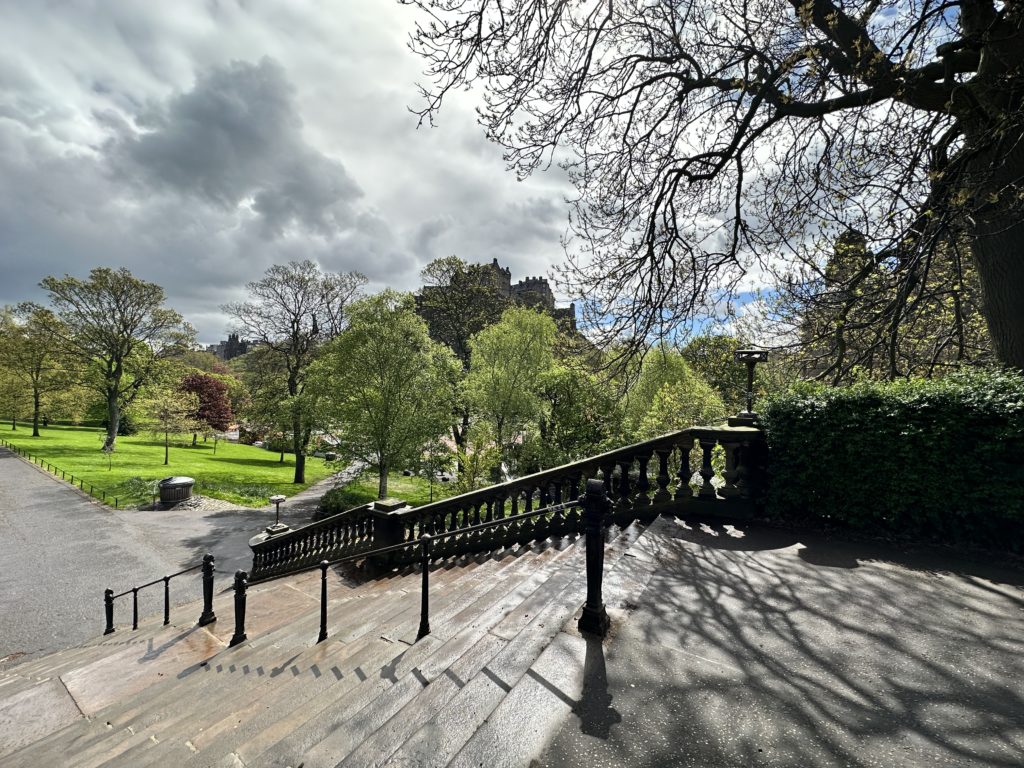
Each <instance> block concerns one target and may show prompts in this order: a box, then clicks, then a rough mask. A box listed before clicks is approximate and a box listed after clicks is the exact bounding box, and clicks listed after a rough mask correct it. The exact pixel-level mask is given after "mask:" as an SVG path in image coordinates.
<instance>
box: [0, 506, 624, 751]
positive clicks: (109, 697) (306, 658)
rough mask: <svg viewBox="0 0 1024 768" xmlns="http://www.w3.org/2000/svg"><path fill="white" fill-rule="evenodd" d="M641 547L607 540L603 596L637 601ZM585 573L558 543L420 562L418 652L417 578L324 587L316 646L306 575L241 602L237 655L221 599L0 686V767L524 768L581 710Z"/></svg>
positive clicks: (570, 548)
mask: <svg viewBox="0 0 1024 768" xmlns="http://www.w3.org/2000/svg"><path fill="white" fill-rule="evenodd" d="M642 535H643V532H642V528H641V527H638V526H637V525H631V526H629V527H627V528H625V529H623V530H619V529H618V528H614V527H613V528H612V529H610V531H609V532H608V543H607V546H606V555H605V557H606V560H605V573H606V585H608V587H607V588H608V589H611V590H612V591H613V592H614V591H615V590H620V591H621V590H622V589H624V588H628V590H633V591H635V590H637V589H641V590H642V589H643V586H644V583H643V578H642V577H638V576H637V575H636V574H637V572H638V571H637V570H636V568H635V567H634V566H635V564H636V562H637V561H636V559H635V558H627V557H624V555H626V554H627V553H628V551H629V550H630V548H631V546H633V545H634V544H635V542H636V540H637V538H638V537H640V536H642ZM584 558H585V552H584V546H583V541H582V539H575V538H569V539H561V540H554V541H551V540H549V541H546V542H543V543H540V544H535V545H533V546H531V547H524V546H519V547H513V548H509V549H505V550H501V551H498V552H494V553H491V554H486V555H478V556H465V557H461V558H451V559H448V560H443V561H440V562H436V563H434V564H433V565H432V569H431V591H430V601H431V613H430V625H431V629H432V632H431V634H430V635H428V636H426V637H424V638H423V639H421V640H419V641H416V632H417V628H418V624H419V606H420V574H419V572H418V571H417V570H416V569H412V568H407V569H404V570H397V571H393V572H391V573H388V574H385V575H384V576H381V577H379V578H374V579H372V580H369V581H365V582H363V583H355V582H354V581H353V580H352V579H351V578H350V577H349V575H346V574H344V573H339V572H331V574H330V576H329V597H330V601H329V607H328V617H329V622H328V630H329V638H328V639H327V640H326V641H325V642H323V643H319V644H317V643H316V642H315V641H316V637H317V633H318V629H319V590H320V574H319V571H315V572H307V573H303V574H298V575H295V576H291V577H288V578H286V579H279V580H276V581H272V582H267V583H264V584H261V585H257V586H254V587H251V588H250V590H249V595H248V612H247V619H246V629H247V633H248V637H249V639H248V640H247V641H246V642H244V643H242V644H241V645H238V646H236V647H234V648H229V647H228V641H229V639H230V636H231V634H232V631H233V607H232V603H231V599H232V595H231V592H230V591H223V592H221V593H220V594H219V595H217V597H216V599H215V601H214V609H215V611H216V613H217V616H218V621H217V622H215V623H214V624H211V625H209V626H207V627H202V628H200V627H197V626H195V619H196V618H197V617H198V615H199V612H200V609H201V606H200V604H198V603H196V604H193V605H188V606H184V607H182V608H178V609H176V610H175V611H173V612H172V616H171V618H172V623H171V625H170V626H166V627H164V626H161V625H159V624H158V623H157V622H158V621H159V619H154V620H153V621H152V622H143V623H142V624H141V625H140V629H139V630H138V631H136V632H132V631H130V630H127V629H119V630H118V631H117V632H116V633H115V634H113V635H108V636H105V637H100V638H97V639H96V640H94V641H93V642H91V643H89V644H87V645H84V646H82V647H79V648H72V649H69V650H66V651H62V652H60V653H56V654H53V655H51V656H48V657H45V658H41V659H36V660H33V661H31V662H27V663H25V664H22V665H18V666H14V667H11V668H9V669H7V670H5V671H3V672H0V764H2V765H4V766H5V767H6V768H20V767H22V766H25V767H27V766H33V767H34V766H65V765H66V766H82V767H85V766H99V765H111V766H133V768H137V767H141V766H165V765H175V766H178V765H188V766H294V767H295V768H298V766H304V768H313V766H335V765H344V766H379V765H380V766H383V765H387V766H444V765H452V766H471V765H473V766H481V765H484V766H498V765H509V766H520V765H528V764H529V763H530V761H531V760H533V759H535V758H537V757H539V756H540V754H541V753H542V751H543V749H544V747H545V746H546V744H547V743H548V741H549V740H550V738H552V737H553V735H554V734H555V733H556V732H557V729H558V726H559V725H560V723H561V722H562V720H563V719H564V717H565V716H567V715H568V713H569V712H570V711H571V709H572V707H573V706H574V704H575V702H576V700H577V699H578V697H579V696H580V693H581V687H582V680H583V665H584V659H585V656H586V648H587V641H586V640H585V639H584V638H583V637H581V636H580V635H579V634H578V633H577V632H576V631H575V620H574V617H575V616H576V615H577V613H578V611H579V609H580V607H581V605H582V603H583V599H584V596H585V590H586V583H585V576H584ZM640 572H642V568H641V569H640ZM620 597H621V595H620ZM614 599H615V598H614V597H612V598H611V600H614ZM611 600H610V599H609V597H607V596H606V602H611ZM98 619H99V617H98Z"/></svg>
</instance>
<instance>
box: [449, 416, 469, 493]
mask: <svg viewBox="0 0 1024 768" xmlns="http://www.w3.org/2000/svg"><path fill="white" fill-rule="evenodd" d="M468 432H469V411H468V410H463V411H462V424H461V426H460V425H459V424H452V439H453V440H454V441H455V449H456V450H455V473H456V474H457V475H458V476H459V477H462V472H463V470H464V469H465V467H464V466H463V463H464V462H463V461H462V455H463V453H465V450H466V433H468Z"/></svg>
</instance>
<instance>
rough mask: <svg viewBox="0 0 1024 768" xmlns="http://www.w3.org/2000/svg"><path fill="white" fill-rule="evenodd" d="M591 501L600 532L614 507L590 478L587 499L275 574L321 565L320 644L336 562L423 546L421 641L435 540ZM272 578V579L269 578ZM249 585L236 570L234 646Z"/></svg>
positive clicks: (241, 634) (241, 631)
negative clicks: (329, 571) (329, 579)
mask: <svg viewBox="0 0 1024 768" xmlns="http://www.w3.org/2000/svg"><path fill="white" fill-rule="evenodd" d="M594 483H596V484H597V485H596V486H594V485H593V484H594ZM598 495H599V496H600V498H601V499H603V500H604V502H605V504H604V505H603V506H601V505H600V504H595V502H596V501H597V498H598ZM588 503H589V504H590V506H591V507H594V508H597V507H598V506H600V507H601V508H600V510H599V511H598V512H597V514H598V516H599V517H598V521H599V522H598V528H597V530H598V532H599V531H600V525H601V523H600V521H601V520H602V519H604V517H605V516H606V513H607V512H608V510H609V509H610V502H608V501H607V498H606V497H605V496H604V483H602V482H601V481H600V480H590V481H588V484H587V495H586V497H585V498H583V499H579V498H577V499H572V500H570V501H567V502H563V503H561V504H552V505H550V506H547V507H542V508H541V509H534V510H531V511H529V512H523V513H521V514H518V515H511V516H509V517H503V518H500V519H497V520H489V521H487V522H484V523H479V524H477V525H472V526H468V527H466V528H459V529H456V530H451V531H444V532H442V533H438V534H433V535H431V534H429V533H424V534H423V535H422V536H420V538H419V539H418V540H415V541H403V542H400V543H398V544H391V545H388V546H386V547H378V548H376V549H372V550H368V551H365V552H357V553H355V554H351V555H345V556H344V557H339V558H335V559H334V560H322V561H321V562H320V563H318V564H317V565H312V566H308V567H306V568H303V569H301V570H300V571H291V572H289V573H287V574H281V575H280V576H277V577H274V578H281V577H282V576H286V575H287V576H294V575H295V574H296V573H302V572H304V571H310V570H313V569H314V568H319V569H320V633H319V635H318V636H317V642H318V643H322V642H323V641H324V640H326V639H327V569H328V568H330V567H331V566H332V565H339V564H341V563H348V562H354V561H356V560H364V559H367V558H371V557H380V556H382V555H387V554H390V553H392V552H398V551H402V550H404V551H408V550H410V549H412V548H414V547H419V548H420V567H421V569H422V573H423V585H422V591H421V603H420V626H419V631H418V633H417V635H416V639H417V640H420V639H422V638H423V637H425V636H426V635H429V634H430V599H429V593H430V559H431V545H432V543H433V542H435V541H438V540H441V539H447V538H452V537H456V536H463V535H465V534H467V533H472V532H475V531H482V530H484V529H487V528H496V527H498V526H502V525H509V524H510V523H517V522H519V521H520V520H526V519H528V518H533V517H539V516H541V515H551V514H555V513H558V512H562V511H564V510H566V509H571V508H573V507H580V506H582V507H584V508H586V507H587V505H588ZM590 527H592V526H590ZM587 530H588V531H589V530H590V528H589V527H587ZM588 535H589V534H588ZM590 550H591V547H589V546H588V549H587V553H588V579H589V577H590V569H589V557H590ZM601 551H602V553H603V548H601ZM598 578H600V576H598ZM268 581H269V579H268ZM248 584H249V574H248V573H246V572H245V571H236V572H235V582H234V590H235V634H234V635H233V636H232V638H231V642H230V644H229V645H230V646H235V645H238V644H239V643H241V642H244V641H245V640H246V639H247V635H246V632H245V609H246V600H247V597H246V590H247V588H248ZM588 594H589V592H588ZM597 594H598V595H600V587H598V590H597Z"/></svg>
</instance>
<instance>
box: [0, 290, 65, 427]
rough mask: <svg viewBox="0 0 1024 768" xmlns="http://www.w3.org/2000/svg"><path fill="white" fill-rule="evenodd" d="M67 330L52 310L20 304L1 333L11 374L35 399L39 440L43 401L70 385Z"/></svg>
mask: <svg viewBox="0 0 1024 768" xmlns="http://www.w3.org/2000/svg"><path fill="white" fill-rule="evenodd" d="M63 331H64V329H63V327H62V326H61V322H60V321H59V320H58V319H57V318H56V316H55V315H54V314H53V313H52V312H51V311H50V310H48V309H45V308H43V307H39V306H36V305H34V304H19V305H18V307H17V308H16V309H15V310H14V312H13V313H11V316H10V322H8V318H7V317H5V318H4V327H3V330H2V332H0V355H2V356H3V359H4V362H5V363H6V364H7V367H8V370H9V371H10V372H11V374H13V375H14V377H15V378H16V379H17V380H18V381H20V382H21V383H22V385H23V386H24V387H25V388H26V390H27V391H28V392H29V394H30V396H31V398H32V436H33V437H39V417H40V412H41V408H42V401H43V398H44V397H45V396H46V395H47V394H48V393H50V392H55V391H57V390H59V389H61V388H63V387H65V386H67V383H68V378H69V377H68V376H67V372H66V370H65V368H64V366H62V365H61V360H60V337H61V335H62V334H63Z"/></svg>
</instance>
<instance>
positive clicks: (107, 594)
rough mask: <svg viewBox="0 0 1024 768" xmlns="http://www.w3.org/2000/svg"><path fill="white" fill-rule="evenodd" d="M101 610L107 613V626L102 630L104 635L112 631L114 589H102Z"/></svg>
mask: <svg viewBox="0 0 1024 768" xmlns="http://www.w3.org/2000/svg"><path fill="white" fill-rule="evenodd" d="M103 610H104V612H105V613H106V615H107V628H106V629H104V630H103V634H104V635H109V634H110V633H111V632H113V631H114V590H112V589H105V590H103Z"/></svg>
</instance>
